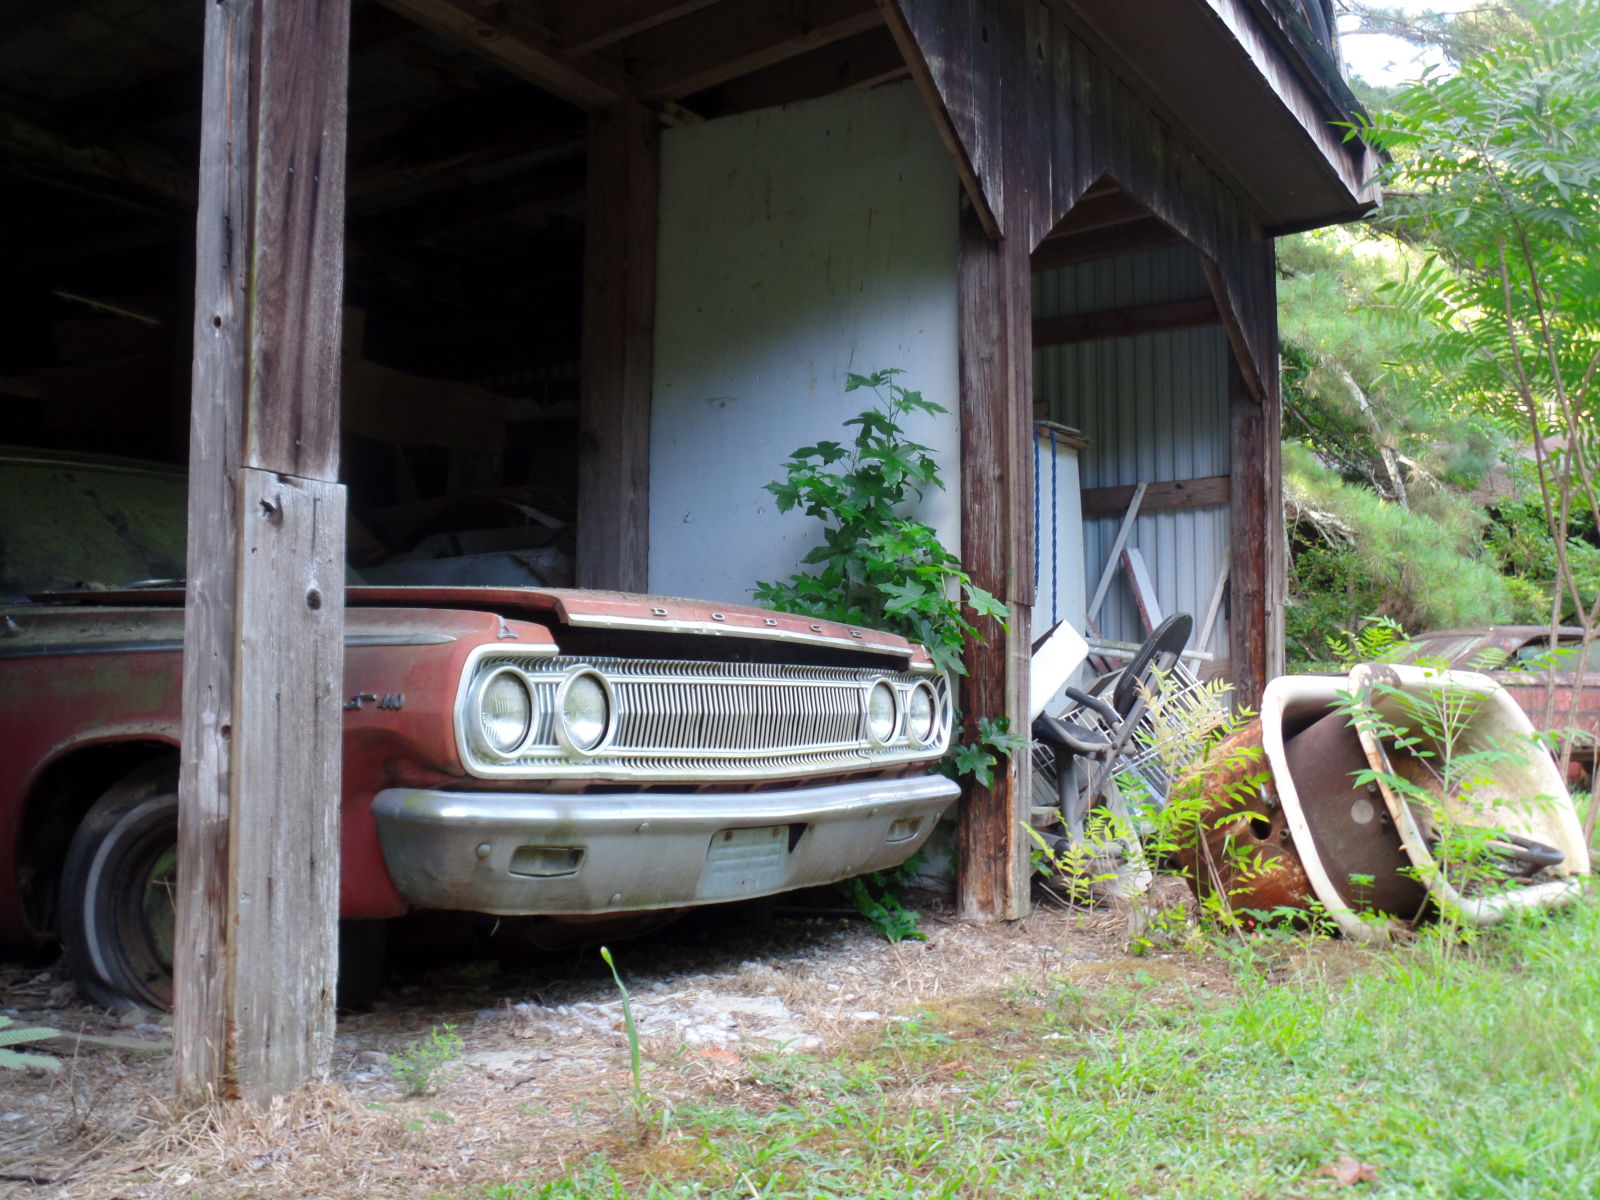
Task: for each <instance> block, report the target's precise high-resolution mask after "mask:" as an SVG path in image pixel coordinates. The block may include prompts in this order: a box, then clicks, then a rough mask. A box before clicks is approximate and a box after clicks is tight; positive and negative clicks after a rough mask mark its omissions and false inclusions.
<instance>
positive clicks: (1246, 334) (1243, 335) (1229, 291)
mask: <svg viewBox="0 0 1600 1200" xmlns="http://www.w3.org/2000/svg"><path fill="white" fill-rule="evenodd" d="M1200 266H1201V268H1202V269H1204V271H1205V273H1206V282H1208V283H1209V284H1210V285H1211V294H1212V296H1213V297H1215V299H1216V302H1217V312H1218V314H1219V315H1220V316H1221V318H1222V327H1223V329H1225V330H1227V333H1228V344H1229V345H1230V346H1231V347H1232V348H1233V355H1234V360H1235V363H1236V365H1237V366H1238V368H1239V370H1240V371H1241V372H1243V377H1244V384H1245V387H1246V388H1248V389H1249V393H1250V395H1251V396H1253V397H1254V398H1255V401H1256V403H1258V404H1260V403H1264V402H1265V400H1266V398H1267V394H1268V393H1267V389H1266V382H1265V380H1263V378H1262V372H1261V370H1258V369H1257V362H1256V360H1257V356H1256V355H1255V354H1253V353H1251V347H1252V345H1253V344H1254V343H1258V342H1259V341H1260V340H1261V337H1260V334H1259V331H1258V332H1257V336H1256V337H1255V338H1252V337H1251V331H1250V330H1248V329H1246V328H1245V321H1246V319H1247V318H1246V316H1245V314H1243V313H1241V312H1240V311H1239V306H1238V304H1237V303H1236V301H1237V299H1238V297H1237V296H1236V295H1235V292H1234V289H1233V287H1231V286H1230V282H1231V281H1230V280H1229V279H1228V278H1227V277H1226V276H1225V275H1224V274H1223V272H1222V269H1221V268H1220V267H1219V266H1218V265H1217V261H1216V259H1214V258H1212V257H1211V256H1210V255H1209V254H1202V255H1201V256H1200ZM1274 286H1276V285H1274ZM1255 316H1256V320H1258V321H1260V320H1266V319H1268V316H1269V314H1267V313H1257V314H1255ZM1272 319H1273V320H1274V322H1275V320H1276V319H1275V318H1272ZM1273 361H1274V362H1276V361H1277V360H1276V359H1274V360H1273Z"/></svg>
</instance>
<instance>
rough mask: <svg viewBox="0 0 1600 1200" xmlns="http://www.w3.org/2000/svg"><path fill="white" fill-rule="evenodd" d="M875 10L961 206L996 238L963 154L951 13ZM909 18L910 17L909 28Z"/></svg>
mask: <svg viewBox="0 0 1600 1200" xmlns="http://www.w3.org/2000/svg"><path fill="white" fill-rule="evenodd" d="M878 7H879V9H880V11H881V12H882V13H883V18H884V22H885V23H886V24H887V25H888V27H889V32H890V33H891V34H893V35H894V40H895V44H896V45H897V46H898V47H899V48H900V54H901V57H903V58H904V59H905V62H906V66H907V68H908V69H909V70H910V72H911V78H912V81H913V82H914V83H915V84H916V86H917V91H918V93H920V94H921V96H922V99H923V103H924V104H926V105H927V106H928V111H929V112H930V113H931V114H932V116H933V122H934V127H935V128H936V129H937V130H938V132H939V138H940V140H942V141H943V142H944V144H945V148H946V149H947V150H949V152H950V158H951V161H952V162H954V163H955V168H956V174H957V175H958V176H959V177H960V179H961V188H962V192H963V193H964V195H965V196H966V200H967V203H969V204H970V205H971V206H972V209H973V211H974V212H975V213H976V214H977V216H978V222H979V224H981V225H982V226H983V228H984V231H985V232H986V233H988V235H989V236H990V237H999V236H1000V221H999V218H998V216H997V215H996V213H995V210H994V206H993V205H992V204H991V202H990V198H989V194H988V191H987V190H986V189H985V187H984V182H983V180H982V179H980V178H979V176H978V169H977V166H976V165H975V164H974V162H973V158H972V154H971V152H970V151H969V150H968V146H969V144H970V143H971V141H972V140H973V139H972V138H971V137H970V136H969V132H968V128H967V125H968V124H969V123H970V120H971V116H970V111H971V105H970V103H969V102H967V99H966V97H965V96H964V95H963V94H962V91H961V86H962V83H963V81H965V79H966V78H967V71H968V66H967V64H964V63H963V61H962V59H961V56H960V54H959V53H958V52H957V51H956V48H955V47H954V45H953V44H952V38H953V36H954V35H953V29H952V27H954V26H959V25H960V24H961V22H960V21H958V20H957V19H956V14H954V13H944V12H941V11H939V10H937V9H935V8H934V7H933V6H931V5H930V6H927V7H912V6H911V5H910V3H909V0H878ZM908 14H909V15H908ZM911 16H915V18H916V23H915V25H914V26H913V23H912V21H911V19H910V18H911Z"/></svg>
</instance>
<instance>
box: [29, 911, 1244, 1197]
mask: <svg viewBox="0 0 1600 1200" xmlns="http://www.w3.org/2000/svg"><path fill="white" fill-rule="evenodd" d="M923 899H924V901H925V903H924V905H923V907H924V911H925V913H926V915H925V916H924V918H923V922H922V928H923V929H924V930H925V931H926V933H927V935H928V940H927V941H926V942H914V941H906V942H901V943H899V944H898V945H891V944H889V943H887V942H885V941H883V940H882V939H881V938H880V937H879V936H878V935H877V934H875V933H874V932H873V931H872V930H871V929H870V928H869V927H868V926H867V925H866V924H865V923H864V922H862V921H860V920H859V919H851V918H849V917H847V916H845V915H843V914H842V912H840V911H838V910H834V911H822V912H812V913H809V914H808V913H806V912H800V911H793V910H780V912H779V913H778V914H777V915H776V916H774V917H773V918H772V919H771V920H769V921H768V922H766V923H765V924H762V925H759V926H752V925H750V924H748V923H741V922H738V921H737V920H734V919H732V918H730V917H729V916H727V915H725V914H717V913H708V914H706V915H703V916H700V917H696V918H692V919H688V920H685V921H682V922H680V923H678V924H677V925H674V926H671V927H669V928H667V929H665V930H661V931H659V932H657V933H654V934H652V935H650V936H649V937H646V938H642V939H639V940H636V941H631V942H625V943H619V944H617V945H616V946H615V947H613V951H612V952H613V955H614V956H615V958H616V961H617V963H618V966H619V968H620V970H621V972H622V975H623V978H624V979H625V980H626V982H627V983H628V985H629V987H630V989H631V990H632V994H633V998H634V1008H635V1017H636V1020H637V1023H638V1028H639V1030H640V1033H641V1038H642V1043H643V1049H644V1056H645V1062H646V1071H645V1084H646V1087H647V1088H648V1089H649V1091H650V1092H651V1094H652V1095H653V1096H655V1097H657V1098H658V1099H664V1100H668V1101H671V1102H682V1101H686V1100H691V1099H707V1100H713V1099H714V1100H718V1101H722V1102H727V1101H730V1100H731V1101H733V1102H737V1100H738V1097H739V1093H740V1091H741V1089H742V1088H745V1087H747V1086H748V1085H749V1082H750V1081H749V1072H748V1068H749V1064H750V1062H751V1061H752V1059H753V1058H755V1057H757V1056H762V1055H772V1054H783V1053H796V1052H804V1053H822V1054H826V1053H828V1052H830V1051H832V1050H834V1049H837V1048H839V1047H841V1046H844V1045H846V1044H847V1043H848V1042H849V1041H850V1040H852V1039H855V1038H859V1037H860V1036H861V1035H862V1034H864V1033H866V1034H870V1033H872V1032H873V1031H881V1030H882V1029H884V1028H886V1027H887V1026H888V1025H889V1024H890V1023H891V1022H893V1021H895V1020H897V1019H904V1018H905V1017H906V1015H907V1014H909V1013H914V1012H916V1011H918V1010H921V1009H928V1008H933V1009H936V1010H937V1009H946V1008H959V1009H960V1010H962V1011H964V1012H967V1013H971V1012H974V1011H976V1012H980V1013H981V1012H983V1011H990V1010H988V1009H986V1008H985V1006H986V1005H996V1006H998V1005H1001V1004H1004V1003H1005V998H1006V997H1007V996H1014V995H1015V994H1016V993H1017V992H1018V989H1020V988H1026V987H1028V986H1030V985H1036V984H1040V983H1043V982H1045V981H1046V980H1047V979H1048V978H1049V977H1051V976H1065V977H1067V978H1069V979H1072V980H1074V981H1075V982H1078V983H1079V984H1080V985H1085V986H1092V985H1093V983H1094V981H1095V980H1096V979H1104V978H1106V977H1110V976H1115V975H1117V974H1119V973H1121V972H1124V971H1130V970H1135V969H1137V970H1144V971H1159V972H1161V973H1163V974H1167V973H1182V974H1183V975H1185V976H1187V977H1191V978H1192V981H1193V984H1194V986H1197V987H1218V986H1226V985H1225V975H1224V973H1223V972H1221V971H1220V970H1219V969H1218V968H1217V967H1216V965H1215V964H1214V963H1211V964H1208V963H1207V962H1206V960H1204V959H1201V958H1197V957H1195V956H1193V955H1188V954H1183V953H1172V954H1155V955H1153V956H1147V957H1140V958H1130V957H1129V956H1128V955H1127V947H1128V917H1127V916H1126V914H1120V913H1115V912H1104V911H1101V912H1094V913H1086V912H1083V911H1079V910H1069V909H1065V908H1063V907H1061V906H1059V905H1053V904H1050V903H1049V902H1048V901H1046V902H1045V903H1044V904H1042V905H1040V906H1039V907H1037V908H1036V909H1035V911H1034V912H1033V914H1032V915H1031V916H1029V917H1028V918H1027V919H1026V920H1024V921H1021V922H1018V923H1016V924H1011V925H992V924H978V923H968V922H961V921H957V920H955V919H954V918H953V917H952V916H951V915H950V914H949V913H948V911H947V910H946V911H943V912H941V911H939V910H940V908H941V905H940V904H939V902H938V901H937V900H936V899H935V898H932V897H925V898H923ZM391 957H392V958H393V959H395V960H397V961H394V962H393V963H392V965H391V969H390V973H389V976H388V980H387V986H386V988H385V990H384V992H383V993H382V995H381V997H380V999H379V1001H378V1003H377V1005H376V1006H375V1007H374V1008H373V1009H372V1011H370V1012H366V1013H360V1014H354V1015H349V1016H345V1017H342V1018H341V1019H340V1021H339V1026H338V1035H337V1036H338V1040H337V1044H336V1048H335V1051H334V1056H333V1070H332V1074H331V1076H330V1078H329V1079H328V1080H327V1081H325V1082H321V1083H317V1084H312V1085H308V1086H307V1087H305V1088H303V1089H301V1090H299V1091H298V1092H296V1093H295V1094H294V1095H292V1096H290V1097H287V1098H284V1099H282V1100H280V1101H278V1102H276V1103H275V1104H274V1106H273V1107H272V1109H271V1110H270V1111H268V1112H265V1113H260V1112H255V1111H253V1110H251V1109H249V1108H248V1107H246V1106H243V1105H218V1106H212V1107H211V1108H210V1109H207V1110H205V1111H202V1112H199V1113H182V1112H179V1111H176V1110H175V1109H174V1107H173V1105H172V1103H171V1101H170V1100H169V1099H167V1097H168V1096H169V1094H170V1088H171V1083H170V1059H169V1053H168V1047H169V1038H170V1032H171V1031H170V1024H169V1020H168V1019H167V1018H165V1017H163V1018H160V1019H145V1020H137V1019H128V1020H118V1019H117V1018H115V1017H112V1016H111V1015H109V1014H107V1013H106V1012H104V1011H103V1010H100V1009H97V1008H94V1007H92V1006H86V1005H85V1004H83V1003H82V1002H81V1000H79V998H78V997H77V995H76V993H75V991H74V990H73V987H72V984H71V983H70V982H69V981H68V979H67V978H66V976H65V974H64V971H63V969H62V968H61V967H60V966H59V965H42V966H41V965H39V964H32V965H30V964H28V963H24V962H17V961H14V960H6V959H3V958H0V1014H4V1015H6V1016H10V1017H12V1018H13V1020H14V1021H15V1022H16V1024H17V1026H19V1027H26V1026H37V1025H48V1026H50V1027H53V1028H56V1029H60V1030H62V1031H64V1032H67V1033H72V1034H86V1035H90V1036H92V1037H96V1038H109V1039H114V1040H116V1041H118V1042H120V1043H129V1044H130V1045H128V1046H124V1045H120V1044H117V1045H108V1044H105V1043H104V1042H100V1041H96V1042H89V1041H82V1042H79V1043H77V1044H74V1043H73V1042H71V1041H62V1042H54V1043H49V1044H47V1045H46V1046H45V1047H44V1048H46V1049H50V1050H53V1051H54V1052H56V1053H58V1054H60V1055H61V1056H62V1058H63V1059H64V1060H65V1061H64V1066H63V1069H62V1070H61V1071H60V1072H59V1073H58V1074H48V1073H45V1072H42V1071H33V1072H28V1073H25V1074H19V1073H15V1072H6V1073H5V1075H4V1076H3V1077H0V1196H5V1197H12V1196H26V1197H35V1198H38V1200H67V1198H69V1197H73V1198H78V1197H82V1198H85V1200H111V1198H117V1200H145V1198H157V1197H161V1198H164V1197H196V1196H203V1197H205V1198H206V1200H223V1198H228V1200H231V1198H235V1197H281V1196H288V1195H304V1196H318V1197H328V1198H330V1200H341V1198H344V1197H351V1198H354V1197H358V1196H359V1197H363V1198H366V1197H394V1198H397V1200H398V1198H412V1197H416V1198H421V1197H435V1196H439V1195H441V1194H444V1195H450V1196H457V1195H459V1196H472V1195H474V1194H475V1193H476V1191H477V1189H480V1188H482V1187H485V1186H488V1185H491V1184H494V1183H499V1182H502V1181H506V1180H513V1179H540V1178H544V1177H548V1176H550V1175H552V1174H554V1173H556V1172H558V1171H559V1170H560V1169H561V1168H562V1166H563V1164H565V1163H568V1162H570V1161H572V1160H574V1159H575V1158H581V1157H583V1156H584V1155H586V1154H589V1153H593V1152H595V1151H603V1150H605V1149H606V1147H607V1146H608V1145H612V1144H615V1139H616V1138H617V1137H618V1136H619V1130H621V1129H623V1128H625V1127H626V1125H627V1120H628V1116H627V1114H628V1111H629V1109H628V1104H629V1099H628V1098H629V1095H630V1086H631V1084H630V1073H629V1066H628V1063H629V1049H628V1042H627V1037H626V1033H625V1030H624V1026H623V1022H622V1005H621V1000H620V997H619V995H618V992H617V989H616V987H615V985H614V983H613V982H612V980H611V977H610V973H609V972H608V971H607V969H606V967H605V964H604V963H603V962H602V961H601V959H600V957H599V955H598V953H597V952H596V950H594V949H593V948H588V949H583V950H573V951H563V952H559V953H530V952H527V951H519V952H517V953H510V952H507V951H503V950H495V949H494V948H493V947H492V946H491V948H490V952H488V953H485V952H483V951H482V950H481V949H480V950H479V951H477V952H476V953H473V954H470V955H468V954H465V953H463V952H461V950H460V949H459V946H458V947H457V949H456V950H455V951H454V952H447V953H442V952H441V951H440V950H439V949H437V948H435V949H432V950H430V949H427V948H426V947H421V948H416V947H414V948H411V949H402V950H401V951H399V952H398V953H396V954H394V955H392V956H391ZM445 1025H453V1026H455V1030H454V1033H455V1034H456V1035H458V1036H459V1037H460V1038H461V1039H462V1045H461V1053H460V1057H458V1058H455V1059H454V1060H453V1061H451V1062H449V1063H448V1064H447V1065H446V1066H445V1067H444V1068H443V1069H442V1070H440V1071H438V1072H436V1073H435V1075H434V1078H433V1079H432V1080H431V1082H430V1085H429V1086H428V1088H427V1089H426V1090H425V1091H424V1092H423V1093H422V1094H420V1095H407V1094H406V1092H405V1088H404V1087H403V1086H402V1085H401V1084H400V1083H399V1082H398V1081H397V1079H396V1077H395V1072H394V1070H393V1069H392V1065H391V1059H390V1056H391V1055H395V1054H399V1055H405V1054H407V1052H410V1053H411V1055H412V1057H413V1059H415V1058H416V1057H417V1056H418V1055H419V1054H421V1051H420V1050H418V1049H417V1048H418V1047H420V1046H423V1045H425V1044H426V1043H427V1042H428V1039H429V1035H430V1032H431V1031H434V1030H435V1029H438V1028H439V1027H442V1026H445Z"/></svg>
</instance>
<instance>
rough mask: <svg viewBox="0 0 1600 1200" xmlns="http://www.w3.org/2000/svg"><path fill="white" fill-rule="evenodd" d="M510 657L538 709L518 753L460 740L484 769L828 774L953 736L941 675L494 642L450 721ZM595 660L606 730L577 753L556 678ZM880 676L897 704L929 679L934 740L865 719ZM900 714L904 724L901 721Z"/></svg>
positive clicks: (923, 755)
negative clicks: (887, 732)
mask: <svg viewBox="0 0 1600 1200" xmlns="http://www.w3.org/2000/svg"><path fill="white" fill-rule="evenodd" d="M501 667H512V668H515V669H516V670H517V672H518V673H519V674H520V675H521V677H522V678H523V680H524V682H526V683H527V685H528V689H529V693H530V695H531V696H532V698H533V719H532V722H531V727H530V731H529V735H528V738H527V740H526V741H525V742H524V743H523V745H522V747H521V748H520V749H519V750H518V751H517V752H516V753H515V754H513V755H510V756H507V757H503V758H495V757H494V756H492V755H488V754H485V753H484V752H483V751H482V750H481V749H479V748H477V747H475V746H473V745H472V744H471V743H470V741H469V740H468V739H467V738H465V737H460V738H459V739H458V740H459V742H460V745H461V749H462V756H463V762H464V763H465V764H466V766H467V768H468V770H469V771H471V772H472V773H473V774H475V775H481V776H497V777H501V776H518V777H538V776H546V777H561V778H572V777H587V778H597V779H639V780H646V779H648V780H687V779H694V780H697V781H702V782H716V781H718V780H727V779H730V778H739V779H759V778H779V777H787V776H794V775H800V774H807V773H812V774H826V773H836V772H839V771H848V770H852V769H861V768H866V767H874V766H886V765H892V764H895V763H901V762H915V761H924V760H928V759H933V758H936V757H938V756H939V755H940V754H942V753H943V752H944V750H945V748H946V745H947V744H948V741H949V711H950V702H949V694H948V685H947V683H946V681H945V680H944V679H943V678H942V677H938V676H928V675H925V674H918V673H914V672H909V671H877V670H871V669H867V668H852V667H804V666H792V667H791V666H767V665H752V664H747V663H711V662H694V661H689V660H672V659H622V658H609V657H600V658H576V657H568V656H554V657H529V656H525V655H519V654H517V653H515V652H508V651H506V650H504V649H503V648H501V647H491V648H488V650H487V651H486V652H484V653H482V654H480V655H478V656H476V657H475V658H474V660H473V661H471V662H470V663H469V665H468V669H467V675H466V677H465V678H464V679H463V681H462V689H461V703H459V704H458V707H457V727H458V731H459V730H461V729H462V728H463V727H464V725H465V722H466V721H467V720H468V719H469V717H470V714H468V713H466V712H465V711H464V709H465V707H466V706H467V705H468V704H469V703H470V700H471V696H472V682H473V681H474V680H476V679H478V678H481V677H482V676H483V675H485V674H486V673H488V672H490V671H494V670H496V669H498V668H501ZM578 670H591V671H594V672H597V673H598V674H600V675H601V676H603V677H604V678H605V679H606V681H607V682H608V683H609V684H610V687H611V693H612V697H613V699H614V702H615V711H614V722H613V728H612V733H611V736H610V738H609V739H608V740H607V742H606V744H605V745H604V746H603V747H602V748H601V749H600V750H598V751H597V752H595V753H594V754H590V755H577V754H574V753H572V752H570V751H568V750H566V749H564V748H563V747H562V746H561V744H560V743H559V741H558V739H557V737H556V723H557V720H558V717H557V713H556V694H557V690H558V689H559V687H560V684H561V682H562V680H563V679H565V678H566V677H567V676H568V675H569V674H571V673H572V672H574V671H578ZM879 681H883V682H886V683H888V684H889V685H890V686H891V687H893V688H895V689H896V691H897V693H898V694H899V697H900V700H901V706H902V708H904V707H905V699H906V697H907V695H908V694H909V691H910V689H911V688H912V687H913V686H914V685H915V684H917V683H919V682H923V681H926V682H928V683H930V684H932V686H933V687H934V690H935V693H936V695H937V696H938V698H939V717H940V719H939V722H938V726H937V734H936V736H935V738H934V741H933V744H932V745H930V746H922V745H916V744H913V743H912V742H911V741H910V739H909V738H907V737H906V736H905V735H904V733H903V731H902V732H901V733H900V734H899V735H897V737H896V739H895V740H894V741H892V742H891V744H889V745H887V746H881V745H877V744H875V743H874V742H873V741H872V739H871V738H870V737H869V736H868V733H867V727H866V696H867V692H868V689H869V688H871V687H872V685H873V684H875V683H877V682H879ZM902 724H903V722H902Z"/></svg>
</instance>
